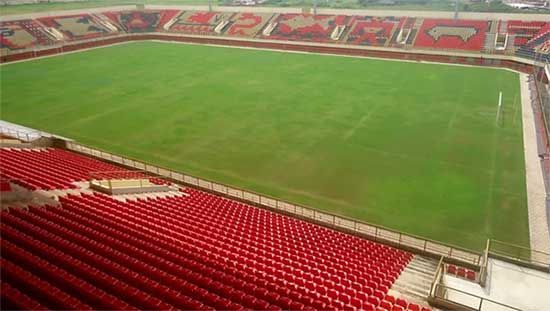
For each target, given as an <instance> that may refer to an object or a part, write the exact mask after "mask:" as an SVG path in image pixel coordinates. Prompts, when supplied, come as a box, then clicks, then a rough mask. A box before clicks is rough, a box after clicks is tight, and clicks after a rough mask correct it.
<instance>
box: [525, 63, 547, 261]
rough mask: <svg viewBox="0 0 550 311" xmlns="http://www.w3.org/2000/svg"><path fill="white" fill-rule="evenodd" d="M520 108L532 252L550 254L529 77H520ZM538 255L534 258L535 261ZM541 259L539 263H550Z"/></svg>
mask: <svg viewBox="0 0 550 311" xmlns="http://www.w3.org/2000/svg"><path fill="white" fill-rule="evenodd" d="M519 79H520V85H521V106H522V115H523V118H522V120H523V144H524V150H525V174H526V183H527V205H528V213H529V239H530V241H531V249H533V250H538V251H542V252H546V253H550V233H549V231H548V219H547V213H546V189H545V186H544V179H543V175H542V167H541V161H540V158H539V156H538V145H537V131H536V125H535V115H534V111H533V107H532V106H531V97H530V92H529V83H528V75H526V74H520V76H519ZM537 256H538V255H537V254H533V257H532V258H533V259H537V258H538V257H537ZM544 257H545V258H539V260H548V258H546V257H547V256H544Z"/></svg>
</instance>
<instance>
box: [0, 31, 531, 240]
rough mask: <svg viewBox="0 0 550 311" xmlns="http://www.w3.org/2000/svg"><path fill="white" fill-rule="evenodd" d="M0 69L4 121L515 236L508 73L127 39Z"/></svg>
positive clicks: (458, 233)
mask: <svg viewBox="0 0 550 311" xmlns="http://www.w3.org/2000/svg"><path fill="white" fill-rule="evenodd" d="M0 74H1V85H0V86H1V90H0V91H1V93H0V94H1V97H0V99H1V103H0V108H1V110H0V112H1V118H2V119H4V120H7V121H11V122H15V123H19V124H22V125H26V126H29V127H33V128H37V129H40V130H44V131H48V132H52V133H55V134H59V135H62V136H66V137H69V138H73V139H75V140H77V141H79V142H82V143H85V144H88V145H91V146H95V147H98V148H103V149H106V150H109V151H112V152H115V153H119V154H122V155H126V156H130V157H134V158H138V159H142V160H145V161H149V162H151V163H154V164H158V165H161V166H165V167H168V168H172V169H176V170H181V171H183V172H185V173H188V174H192V175H196V176H198V177H202V178H207V179H212V180H214V181H217V182H221V183H226V184H229V185H234V186H237V187H241V188H245V189H248V190H252V191H256V192H260V193H264V194H267V195H271V196H275V197H277V198H280V199H284V200H288V201H291V202H294V203H300V204H304V205H307V206H312V207H316V208H319V209H322V210H326V211H329V212H333V213H336V214H340V215H345V216H349V217H353V218H357V219H360V220H364V221H367V222H371V223H375V224H379V225H383V226H387V227H389V228H393V229H397V230H401V231H405V232H408V233H412V234H416V235H420V236H424V237H428V238H432V239H435V240H438V241H444V242H448V243H452V244H455V245H460V246H465V247H468V248H472V249H475V250H480V249H482V248H483V247H484V245H485V241H486V238H487V237H492V238H496V239H499V240H503V241H507V242H511V243H516V244H520V245H524V246H528V245H529V235H528V232H529V231H528V220H527V199H526V186H525V167H524V165H525V164H524V156H523V143H522V121H521V105H520V98H519V79H518V74H516V73H513V72H510V71H506V70H497V69H489V68H470V67H459V66H446V65H438V64H421V63H406V62H395V61H383V60H372V59H359V58H348V57H338V56H329V55H314V54H295V53H283V52H275V51H259V50H245V49H232V48H222V47H209V46H193V45H182V44H169V43H158V42H140V43H129V44H122V45H117V46H112V47H109V48H102V49H96V50H90V51H86V52H81V53H74V54H68V55H64V56H59V57H52V58H46V59H40V60H35V61H30V62H23V63H16V64H9V65H4V66H1V67H0ZM499 92H502V93H503V102H502V110H501V112H500V114H499V118H498V120H497V115H496V114H497V104H498V96H499Z"/></svg>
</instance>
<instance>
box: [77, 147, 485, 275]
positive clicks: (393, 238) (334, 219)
mask: <svg viewBox="0 0 550 311" xmlns="http://www.w3.org/2000/svg"><path fill="white" fill-rule="evenodd" d="M67 147H68V149H71V150H74V151H77V152H81V153H84V154H88V155H91V156H95V157H98V158H102V159H106V160H109V161H111V162H115V163H119V164H122V165H125V166H129V167H134V168H138V169H143V170H145V171H147V172H151V173H155V174H158V175H160V176H165V177H168V178H171V179H173V180H176V181H180V182H184V183H187V184H191V185H194V186H198V187H200V188H204V189H207V190H210V191H213V192H217V193H221V194H223V195H228V196H231V197H235V198H238V199H242V200H246V201H249V202H252V203H254V204H260V205H263V206H267V207H269V208H274V209H278V210H283V211H285V212H289V213H291V214H294V215H297V216H302V217H306V218H309V219H312V220H314V221H317V222H319V221H321V222H323V223H326V224H329V225H331V226H332V227H340V228H343V229H346V230H351V231H353V232H354V233H359V234H366V235H368V236H372V237H374V239H375V240H385V241H388V242H390V243H396V244H397V246H398V247H402V248H404V247H407V248H413V249H417V250H419V251H422V252H428V253H434V254H437V255H444V256H446V257H448V258H452V259H455V260H458V261H461V262H465V263H467V264H473V265H479V263H480V259H481V253H479V252H476V251H473V250H470V249H467V248H464V247H460V246H456V245H452V244H448V243H443V242H440V241H435V240H431V239H428V238H424V237H420V236H417V235H414V234H409V233H404V232H401V231H398V230H394V229H390V228H387V227H384V226H380V225H375V224H371V223H368V222H364V221H360V220H356V219H353V218H350V217H347V216H343V215H339V214H336V213H330V212H325V211H321V210H319V209H316V208H312V207H306V206H302V205H297V204H294V203H289V202H285V201H282V200H279V199H277V198H274V197H271V196H269V195H265V194H261V193H256V192H252V191H248V190H244V189H241V188H239V187H235V186H230V185H225V184H220V183H217V182H215V181H212V180H208V179H204V178H199V177H195V176H192V175H189V174H185V173H182V172H176V171H174V170H171V169H168V168H164V167H161V166H157V165H150V164H148V163H146V162H145V161H141V160H136V159H132V158H127V157H122V156H119V155H115V154H113V153H110V152H107V151H104V150H101V149H99V148H95V147H94V148H92V147H88V146H85V145H83V144H80V143H76V142H74V141H73V142H67ZM327 220H328V221H327ZM345 223H347V225H346V224H345ZM365 227H367V228H368V229H371V230H370V232H369V231H368V230H364V228H365ZM369 227H370V228H369ZM372 231H374V234H373V233H372ZM407 240H416V241H417V242H419V243H416V244H417V245H414V244H411V243H407V242H406V241H407ZM419 245H422V246H421V247H420V246H419ZM441 249H443V250H444V251H442V250H441Z"/></svg>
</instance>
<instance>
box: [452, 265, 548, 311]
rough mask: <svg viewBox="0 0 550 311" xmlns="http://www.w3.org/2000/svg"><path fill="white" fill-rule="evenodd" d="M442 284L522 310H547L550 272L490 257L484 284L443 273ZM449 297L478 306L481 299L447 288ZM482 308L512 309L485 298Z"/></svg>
mask: <svg viewBox="0 0 550 311" xmlns="http://www.w3.org/2000/svg"><path fill="white" fill-rule="evenodd" d="M444 284H445V285H446V286H448V287H450V288H453V289H456V290H459V291H463V292H466V293H469V294H473V295H475V296H479V297H482V298H486V299H489V300H492V301H495V302H499V303H502V304H505V305H508V306H511V307H514V308H517V309H519V310H524V311H548V310H550V273H545V272H541V271H537V270H533V269H529V268H524V267H520V266H517V265H514V264H511V263H508V262H504V261H501V260H496V259H492V258H490V259H489V264H488V276H487V286H486V287H485V288H483V287H481V286H480V285H479V284H478V283H475V282H471V281H468V280H464V279H461V278H457V277H454V276H451V275H448V274H446V275H445V276H444ZM448 299H449V300H451V301H454V302H458V303H461V304H463V305H465V306H468V307H472V308H475V309H477V308H478V307H479V304H480V299H478V298H475V297H474V296H469V295H467V294H464V293H460V292H458V291H449V294H448ZM481 310H484V311H496V310H499V311H500V310H513V309H509V308H506V307H504V306H501V305H498V304H496V303H491V302H490V301H484V302H483V304H482V307H481Z"/></svg>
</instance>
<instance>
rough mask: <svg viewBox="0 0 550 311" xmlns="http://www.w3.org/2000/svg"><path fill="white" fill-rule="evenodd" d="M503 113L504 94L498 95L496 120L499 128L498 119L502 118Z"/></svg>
mask: <svg viewBox="0 0 550 311" xmlns="http://www.w3.org/2000/svg"><path fill="white" fill-rule="evenodd" d="M501 111H502V92H500V93H499V94H498V106H497V117H496V120H495V123H496V125H497V126H498V119H499V118H500V114H501Z"/></svg>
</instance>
